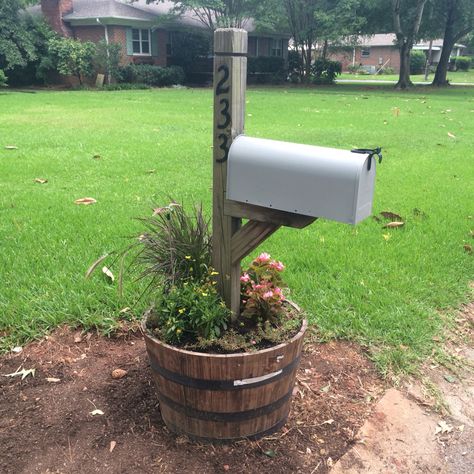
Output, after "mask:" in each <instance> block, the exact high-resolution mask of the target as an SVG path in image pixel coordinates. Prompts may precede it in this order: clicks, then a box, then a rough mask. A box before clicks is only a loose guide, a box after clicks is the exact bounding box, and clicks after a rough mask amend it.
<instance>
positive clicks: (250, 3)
mask: <svg viewBox="0 0 474 474" xmlns="http://www.w3.org/2000/svg"><path fill="white" fill-rule="evenodd" d="M158 1H161V2H163V1H164V0H147V3H154V2H158ZM172 2H173V3H174V4H175V6H174V8H173V12H174V13H177V14H183V13H186V12H191V13H193V14H194V16H195V17H196V18H197V19H198V20H199V21H200V22H201V23H202V24H203V25H205V26H206V27H207V28H209V29H210V30H211V31H213V30H215V29H216V28H243V27H244V26H245V24H246V23H247V22H248V20H249V19H250V18H252V19H254V20H257V21H258V20H259V19H260V18H267V17H271V16H272V10H271V8H268V5H269V4H270V2H271V0H260V1H259V0H172Z"/></svg>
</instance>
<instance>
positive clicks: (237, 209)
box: [224, 199, 317, 229]
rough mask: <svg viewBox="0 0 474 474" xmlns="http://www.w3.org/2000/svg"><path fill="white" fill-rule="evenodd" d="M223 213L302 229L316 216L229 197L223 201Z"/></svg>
mask: <svg viewBox="0 0 474 474" xmlns="http://www.w3.org/2000/svg"><path fill="white" fill-rule="evenodd" d="M224 214H226V215H227V216H232V217H238V218H241V219H250V220H254V221H259V222H268V223H271V224H276V225H279V226H286V227H294V228H296V229H303V228H305V227H306V226H308V225H310V224H312V223H313V222H314V221H315V220H316V219H317V217H311V216H303V215H300V214H293V213H292V212H286V211H279V210H278V209H271V208H267V207H262V206H255V205H254V204H247V203H244V202H237V201H230V200H229V199H226V201H225V202H224Z"/></svg>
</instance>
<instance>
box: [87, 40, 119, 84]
mask: <svg viewBox="0 0 474 474" xmlns="http://www.w3.org/2000/svg"><path fill="white" fill-rule="evenodd" d="M121 50H122V46H121V44H120V43H108V44H107V42H106V41H105V40H101V41H99V42H98V43H97V45H96V51H95V55H94V57H93V66H94V69H95V71H96V72H97V73H101V74H105V75H107V76H109V78H111V77H115V76H116V74H117V70H118V67H119V63H120V54H121Z"/></svg>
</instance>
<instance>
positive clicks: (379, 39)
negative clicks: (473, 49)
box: [359, 33, 465, 50]
mask: <svg viewBox="0 0 474 474" xmlns="http://www.w3.org/2000/svg"><path fill="white" fill-rule="evenodd" d="M396 42H397V37H396V35H395V33H388V34H383V33H378V34H376V35H372V36H360V37H359V45H360V46H363V47H364V46H365V47H367V48H370V47H374V46H395V45H396ZM429 45H430V42H429V41H419V42H418V43H416V44H415V46H414V49H422V50H424V49H428V48H429ZM455 46H456V47H459V48H465V46H464V45H462V44H456V45H455ZM442 47H443V39H442V38H440V39H435V40H433V49H434V50H440V49H441V48H442Z"/></svg>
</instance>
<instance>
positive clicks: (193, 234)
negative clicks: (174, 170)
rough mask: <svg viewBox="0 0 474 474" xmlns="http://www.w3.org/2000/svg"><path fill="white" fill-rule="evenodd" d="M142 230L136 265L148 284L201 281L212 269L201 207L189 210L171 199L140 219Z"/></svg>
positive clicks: (166, 284)
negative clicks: (151, 213) (150, 215)
mask: <svg viewBox="0 0 474 474" xmlns="http://www.w3.org/2000/svg"><path fill="white" fill-rule="evenodd" d="M140 221H141V222H142V223H143V224H144V226H145V232H143V233H142V234H140V236H139V239H138V243H137V244H135V245H134V247H138V249H139V250H138V253H137V255H136V258H135V260H136V264H137V266H138V267H139V268H141V269H142V270H141V277H146V278H151V285H152V287H153V286H156V285H158V286H161V285H162V284H163V285H164V287H165V288H169V287H172V286H175V285H179V284H183V283H184V282H188V281H189V282H195V283H200V282H202V281H204V280H205V279H206V278H207V275H208V273H209V271H210V268H211V233H210V230H209V222H208V221H207V220H206V219H205V218H204V216H203V213H202V208H201V207H195V208H194V209H193V212H192V213H188V212H186V210H185V209H184V207H183V206H182V205H181V204H178V203H176V202H172V203H171V204H169V205H168V206H166V207H162V208H157V209H155V212H154V216H152V217H148V218H143V219H140Z"/></svg>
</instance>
